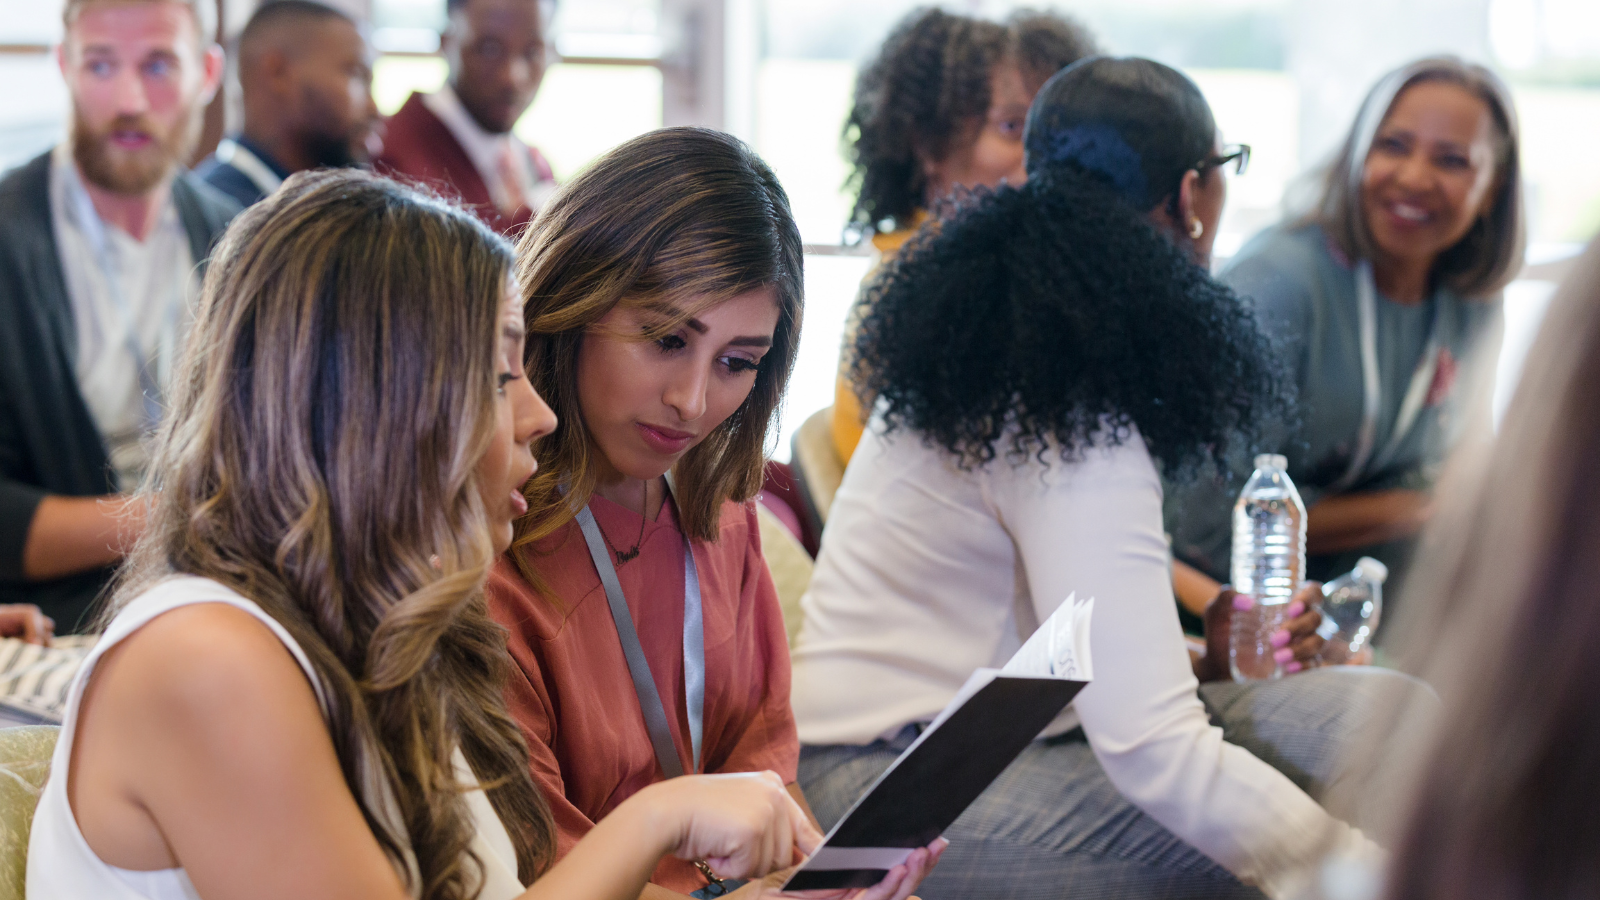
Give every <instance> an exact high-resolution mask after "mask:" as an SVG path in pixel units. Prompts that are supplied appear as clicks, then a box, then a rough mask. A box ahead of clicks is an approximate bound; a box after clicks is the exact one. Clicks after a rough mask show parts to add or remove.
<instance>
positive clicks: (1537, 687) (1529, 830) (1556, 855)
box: [1321, 242, 1600, 900]
mask: <svg viewBox="0 0 1600 900" xmlns="http://www.w3.org/2000/svg"><path fill="white" fill-rule="evenodd" d="M1476 381H1477V382H1478V383H1477V385H1476V387H1477V390H1476V391H1475V392H1474V393H1475V395H1476V396H1487V395H1488V393H1489V391H1488V388H1489V387H1490V382H1491V379H1490V378H1489V377H1481V378H1478V379H1476ZM1596 384H1600V242H1595V243H1591V244H1590V246H1589V249H1588V250H1587V251H1586V253H1585V254H1584V256H1583V257H1582V258H1581V259H1580V261H1579V262H1578V264H1577V266H1576V267H1575V268H1574V269H1573V270H1572V272H1571V274H1570V275H1569V276H1568V277H1567V280H1566V282H1565V283H1564V284H1563V285H1562V287H1561V288H1560V290H1559V291H1558V292H1557V294H1556V296H1555V299H1554V300H1553V301H1552V302H1551V305H1550V308H1549V312H1548V313H1547V314H1546V316H1545V320H1544V323H1543V325H1542V326H1541V328H1540V331H1539V336H1538V338H1537V339H1536V340H1535V342H1534V344H1533V347H1532V349H1531V352H1530V353H1529V354H1528V363H1527V366H1526V367H1525V368H1524V370H1523V373H1522V376H1521V379H1520V380H1519V382H1518V384H1517V387H1516V392H1515V395H1514V396H1513V398H1512V400H1511V403H1510V405H1509V406H1508V407H1507V410H1506V413H1505V416H1504V418H1503V419H1501V421H1500V425H1499V430H1498V433H1497V434H1496V435H1495V437H1494V438H1493V440H1492V441H1489V440H1476V439H1475V437H1476V436H1480V435H1486V434H1488V433H1489V430H1490V429H1489V421H1488V420H1489V418H1490V416H1489V412H1488V406H1489V405H1488V404H1487V403H1484V404H1482V406H1481V408H1479V409H1477V410H1475V411H1474V418H1475V419H1476V421H1475V422H1474V423H1473V424H1472V427H1470V429H1469V431H1468V438H1467V440H1465V441H1463V448H1462V451H1460V452H1458V453H1457V455H1456V456H1455V457H1453V458H1452V460H1451V465H1450V468H1449V470H1448V471H1447V472H1446V474H1445V476H1444V478H1443V480H1442V481H1441V486H1444V487H1449V488H1451V490H1450V491H1448V492H1443V493H1442V494H1441V498H1440V501H1439V508H1440V509H1439V515H1438V516H1437V517H1436V518H1435V519H1434V523H1433V524H1432V525H1431V526H1430V527H1429V529H1428V532H1427V533H1426V535H1425V536H1424V538H1423V542H1422V549H1421V552H1420V553H1419V555H1418V559H1417V562H1416V565H1415V569H1414V573H1415V574H1414V576H1413V577H1414V582H1413V585H1414V586H1413V593H1412V598H1411V600H1410V601H1409V602H1408V604H1407V606H1406V608H1405V609H1403V610H1402V611H1401V614H1400V617H1399V618H1398V619H1397V620H1396V622H1395V627H1394V630H1393V633H1392V637H1391V642H1390V647H1391V648H1392V652H1393V654H1394V657H1395V660H1396V664H1397V665H1398V666H1400V667H1401V668H1402V669H1404V670H1406V671H1409V672H1412V673H1415V674H1416V675H1418V676H1420V677H1422V678H1424V679H1426V680H1427V682H1428V683H1429V684H1431V685H1433V686H1434V687H1435V688H1437V690H1438V692H1439V695H1440V698H1441V699H1442V700H1443V704H1442V708H1441V709H1440V711H1439V717H1438V719H1437V720H1436V721H1435V720H1433V718H1432V717H1431V716H1418V715H1417V711H1416V710H1414V709H1412V708H1410V707H1407V706H1404V705H1399V706H1396V707H1395V708H1394V709H1392V710H1390V711H1389V712H1388V714H1387V719H1388V722H1389V724H1390V726H1391V727H1390V728H1388V729H1387V730H1386V731H1387V733H1389V734H1391V735H1392V737H1391V739H1390V740H1388V741H1385V742H1382V743H1380V744H1377V745H1375V746H1372V747H1370V748H1368V749H1367V751H1366V752H1365V753H1362V754H1360V755H1359V756H1358V759H1360V760H1362V761H1363V762H1365V763H1367V764H1370V765H1377V766H1383V765H1386V764H1387V763H1388V762H1389V761H1392V760H1393V759H1395V758H1397V757H1398V758H1403V759H1409V760H1410V765H1409V768H1408V774H1407V776H1406V777H1403V778H1402V779H1401V780H1400V782H1399V784H1400V785H1401V786H1400V787H1394V786H1393V783H1391V784H1389V785H1385V786H1384V789H1383V790H1381V791H1378V792H1374V795H1373V796H1371V797H1369V798H1368V800H1367V802H1369V803H1371V804H1373V805H1375V806H1378V807H1380V808H1383V807H1388V808H1390V809H1398V814H1397V815H1396V814H1391V815H1390V819H1391V822H1392V824H1394V825H1396V826H1398V827H1397V831H1398V839H1397V840H1395V841H1394V842H1393V843H1392V849H1393V851H1394V855H1393V857H1392V859H1391V860H1390V862H1389V865H1388V866H1387V870H1386V874H1385V875H1383V876H1381V877H1374V876H1375V875H1378V874H1379V872H1381V871H1383V870H1375V869H1363V868H1360V867H1357V868H1355V869H1352V868H1351V867H1350V866H1349V861H1347V860H1341V859H1335V860H1332V861H1330V863H1329V864H1328V865H1325V867H1324V869H1323V872H1322V879H1321V881H1322V882H1323V883H1324V886H1325V887H1324V891H1323V894H1324V895H1325V896H1328V897H1339V898H1342V900H1357V898H1361V900H1366V898H1380V897H1381V898H1385V900H1448V898H1458V897H1472V898H1477V900H1536V898H1537V900H1546V898H1577V897H1595V896H1600V854H1596V853H1595V847H1596V846H1600V781H1597V780H1596V779H1595V777H1594V760H1595V759H1596V758H1597V756H1600V714H1597V713H1596V710H1595V702H1594V686H1595V684H1596V683H1600V604H1596V603H1595V589H1594V585H1595V583H1596V581H1597V580H1600V554H1597V553H1596V552H1595V549H1596V548H1597V547H1600V519H1596V517H1595V515H1594V510H1595V508H1596V507H1597V506H1600V469H1597V468H1596V467H1595V465H1594V452H1595V450H1594V448H1595V447H1596V446H1600V394H1596V392H1595V385H1596ZM1396 797H1398V798H1399V801H1398V802H1395V801H1394V799H1393V798H1396Z"/></svg>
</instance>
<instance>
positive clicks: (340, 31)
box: [195, 0, 383, 206]
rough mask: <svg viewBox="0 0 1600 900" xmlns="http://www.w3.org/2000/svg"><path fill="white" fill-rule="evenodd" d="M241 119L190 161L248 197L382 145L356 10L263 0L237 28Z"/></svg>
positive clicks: (357, 159)
mask: <svg viewBox="0 0 1600 900" xmlns="http://www.w3.org/2000/svg"><path fill="white" fill-rule="evenodd" d="M238 70H239V88H240V91H241V92H242V94H243V95H244V127H243V128H242V129H241V130H240V132H239V133H238V134H236V135H233V136H232V137H228V138H224V139H223V140H222V143H220V144H218V145H217V150H216V152H215V153H213V154H212V155H211V156H210V157H209V158H207V159H206V161H205V162H203V163H201V164H200V165H199V166H197V167H196V169H195V174H197V175H199V176H200V177H201V178H203V179H205V181H206V183H207V184H210V185H211V186H212V187H214V188H216V189H217V190H219V191H222V192H223V193H225V194H227V195H228V196H230V197H232V198H233V199H235V200H237V201H239V203H240V205H242V206H249V205H251V204H253V203H255V202H257V201H259V200H260V199H261V198H263V197H265V196H266V195H268V194H270V193H272V192H273V191H275V190H277V189H278V185H280V184H282V183H283V179H285V178H288V177H289V176H290V175H291V174H293V173H295V172H299V171H301V170H303V169H317V168H323V167H333V168H344V167H348V166H359V165H365V164H366V163H367V162H369V161H370V160H371V159H372V157H374V156H376V155H377V152H378V151H380V150H382V149H383V138H382V136H381V134H380V133H379V131H380V120H379V116H378V107H377V105H376V104H375V103H373V102H372V48H371V47H369V46H368V45H367V39H366V36H365V35H364V34H362V32H361V29H360V27H358V26H357V25H356V22H355V20H354V19H352V18H350V17H349V16H347V15H345V14H344V13H342V12H340V11H339V10H336V9H334V8H333V7H331V6H326V5H324V4H321V3H316V2H312V0H271V2H268V3H266V4H264V5H262V6H261V7H260V8H259V9H257V10H256V11H255V14H254V15H252V16H251V17H250V21H249V22H248V23H247V24H246V25H245V26H244V31H243V32H242V33H240V35H239V51H238Z"/></svg>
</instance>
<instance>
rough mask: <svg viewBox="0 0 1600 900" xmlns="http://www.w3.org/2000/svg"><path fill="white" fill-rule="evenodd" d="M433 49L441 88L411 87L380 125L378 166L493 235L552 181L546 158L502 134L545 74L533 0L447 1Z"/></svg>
mask: <svg viewBox="0 0 1600 900" xmlns="http://www.w3.org/2000/svg"><path fill="white" fill-rule="evenodd" d="M446 8H447V10H448V13H449V25H448V26H447V28H446V29H445V32H444V34H443V35H441V36H440V38H439V47H440V49H441V50H442V51H443V53H444V57H445V59H446V61H447V62H448V63H449V67H450V74H449V79H448V81H447V82H446V83H445V85H444V86H443V87H441V88H439V90H437V91H435V92H433V93H431V94H421V93H413V94H412V95H411V96H410V97H409V98H407V100H406V102H405V105H404V106H402V107H400V110H399V111H398V112H396V113H395V114H394V115H393V116H392V117H391V118H390V119H389V122H388V126H387V131H386V132H385V140H384V151H383V154H382V156H380V157H379V159H378V165H379V171H380V172H382V171H388V172H393V173H395V174H398V175H404V176H406V177H408V178H413V179H416V180H418V181H422V182H425V183H428V184H430V185H433V186H435V187H438V188H442V189H444V190H446V191H447V192H451V193H454V194H455V195H457V196H459V197H460V198H461V201H462V202H463V203H465V204H467V205H468V206H469V207H471V208H472V209H473V210H474V211H475V212H477V213H478V215H479V216H481V217H482V218H483V219H484V221H485V222H488V223H489V224H490V225H492V226H494V227H495V228H497V229H499V230H500V231H502V232H506V233H511V232H514V231H518V230H520V229H521V228H522V226H524V225H526V224H527V223H528V220H529V219H531V218H532V217H533V215H534V213H536V212H537V211H538V209H539V207H540V206H542V205H543V204H544V201H545V199H546V198H547V197H548V196H549V195H550V193H551V191H552V190H554V188H555V176H554V175H552V174H551V171H550V164H549V163H548V162H547V161H546V160H545V158H544V156H543V154H541V153H540V152H539V151H538V150H536V149H534V148H532V147H530V146H528V145H527V144H525V143H523V141H522V139H521V138H519V137H517V136H516V135H515V134H513V133H512V132H511V129H512V127H513V126H515V125H516V124H517V119H519V118H521V117H522V114H523V112H524V111H526V110H527V108H528V105H529V104H531V103H532V102H533V98H534V95H536V94H537V93H538V92H539V84H540V82H542V81H543V80H544V72H545V67H546V65H547V64H548V62H549V58H550V49H549V45H548V43H547V41H546V36H545V22H544V20H543V12H544V3H543V2H541V0H449V2H448V4H447V7H446Z"/></svg>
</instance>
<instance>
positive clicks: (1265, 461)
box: [1256, 453, 1289, 469]
mask: <svg viewBox="0 0 1600 900" xmlns="http://www.w3.org/2000/svg"><path fill="white" fill-rule="evenodd" d="M1256 468H1258V469H1287V468H1289V460H1288V459H1286V458H1285V457H1284V456H1283V454H1281V453H1262V454H1260V455H1258V456H1256Z"/></svg>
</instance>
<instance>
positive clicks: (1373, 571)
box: [1317, 556, 1389, 665]
mask: <svg viewBox="0 0 1600 900" xmlns="http://www.w3.org/2000/svg"><path fill="white" fill-rule="evenodd" d="M1388 578H1389V567H1388V566H1385V565H1384V564H1383V563H1381V562H1379V561H1377V560H1375V559H1373V558H1372V557H1370V556H1363V557H1361V559H1359V560H1357V561H1356V567H1355V568H1354V569H1351V570H1350V571H1348V572H1346V573H1344V574H1343V575H1340V576H1339V577H1338V578H1335V579H1334V580H1332V581H1330V582H1328V583H1327V584H1325V585H1323V586H1322V625H1321V626H1320V627H1319V628H1317V633H1318V634H1320V635H1322V638H1323V640H1325V641H1326V642H1327V643H1325V644H1323V646H1322V661H1323V662H1325V663H1327V664H1328V665H1340V664H1342V663H1347V662H1349V661H1350V660H1351V659H1352V658H1353V657H1355V656H1356V655H1357V654H1359V653H1360V652H1361V651H1363V650H1365V649H1367V648H1368V647H1370V646H1372V635H1373V633H1374V632H1376V631H1377V630H1378V620H1379V618H1380V617H1381V616H1382V615H1383V583H1384V581H1386V580H1387V579H1388Z"/></svg>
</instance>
